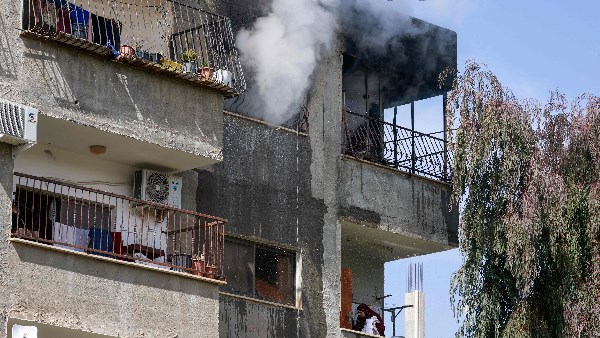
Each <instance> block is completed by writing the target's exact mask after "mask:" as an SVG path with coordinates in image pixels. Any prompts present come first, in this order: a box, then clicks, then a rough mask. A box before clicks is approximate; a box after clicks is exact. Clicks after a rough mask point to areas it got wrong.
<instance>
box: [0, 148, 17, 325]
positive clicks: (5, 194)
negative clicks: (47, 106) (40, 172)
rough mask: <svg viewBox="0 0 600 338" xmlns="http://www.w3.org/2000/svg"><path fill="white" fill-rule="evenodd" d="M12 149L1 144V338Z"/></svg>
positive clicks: (5, 297) (6, 290)
mask: <svg viewBox="0 0 600 338" xmlns="http://www.w3.org/2000/svg"><path fill="white" fill-rule="evenodd" d="M13 167H14V160H13V158H12V147H11V146H10V145H8V144H5V143H0V337H6V336H7V332H6V331H5V330H6V320H7V311H8V308H9V300H8V298H9V297H8V295H9V292H10V290H9V288H8V285H9V282H8V269H9V266H8V251H9V249H10V243H9V242H8V238H9V236H10V229H11V226H12V184H13Z"/></svg>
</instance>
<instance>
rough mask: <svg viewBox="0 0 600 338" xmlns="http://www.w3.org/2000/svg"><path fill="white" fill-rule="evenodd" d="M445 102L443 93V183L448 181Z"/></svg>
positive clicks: (446, 98)
mask: <svg viewBox="0 0 600 338" xmlns="http://www.w3.org/2000/svg"><path fill="white" fill-rule="evenodd" d="M447 100H448V96H447V94H446V93H444V96H443V103H442V104H443V105H444V107H443V109H442V115H443V119H444V121H443V122H444V123H443V125H444V165H443V168H442V170H443V172H442V178H443V179H444V181H447V180H448V138H447V134H446V133H447V132H448V129H447V128H448V126H447V121H446V105H447V103H448V102H447Z"/></svg>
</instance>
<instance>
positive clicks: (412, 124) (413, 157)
mask: <svg viewBox="0 0 600 338" xmlns="http://www.w3.org/2000/svg"><path fill="white" fill-rule="evenodd" d="M410 144H411V155H410V163H411V165H410V173H411V174H414V173H415V165H416V163H415V162H416V159H417V157H416V154H415V101H412V102H411V103H410Z"/></svg>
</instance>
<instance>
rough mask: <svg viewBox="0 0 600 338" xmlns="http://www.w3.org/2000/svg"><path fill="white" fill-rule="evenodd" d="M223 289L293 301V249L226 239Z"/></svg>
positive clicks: (270, 299)
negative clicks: (288, 249) (225, 282)
mask: <svg viewBox="0 0 600 338" xmlns="http://www.w3.org/2000/svg"><path fill="white" fill-rule="evenodd" d="M225 250H226V251H227V253H228V254H227V256H226V258H225V262H224V263H225V264H224V265H225V266H224V271H225V276H226V277H227V285H225V286H224V291H226V292H231V293H235V294H240V295H243V296H249V297H255V298H258V299H263V300H267V301H271V302H276V303H282V304H287V305H294V304H295V277H296V253H295V252H291V251H286V250H281V249H277V248H273V247H269V246H265V245H260V244H254V243H250V242H246V241H241V240H233V239H227V240H225Z"/></svg>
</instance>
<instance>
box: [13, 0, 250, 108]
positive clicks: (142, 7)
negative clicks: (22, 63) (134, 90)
mask: <svg viewBox="0 0 600 338" xmlns="http://www.w3.org/2000/svg"><path fill="white" fill-rule="evenodd" d="M23 8H24V9H23V29H24V33H25V34H29V35H33V36H37V37H43V38H47V39H52V40H55V41H57V42H60V43H64V44H68V45H71V46H74V47H78V48H82V49H85V50H88V51H91V52H94V53H97V54H100V55H105V56H107V57H110V58H114V59H115V60H118V61H120V62H126V63H131V64H134V65H137V66H140V67H144V68H147V69H150V70H153V71H156V72H161V73H168V74H171V75H173V76H176V77H179V78H183V79H186V80H189V81H192V82H196V83H199V84H202V85H205V86H210V87H213V88H216V89H219V90H221V91H223V92H224V93H225V94H226V96H230V97H231V96H236V95H239V94H240V93H242V92H244V90H245V88H246V82H245V78H244V74H243V72H242V68H241V65H240V62H239V58H238V53H237V49H236V47H235V43H234V37H233V32H232V29H231V21H230V20H229V18H227V17H224V16H221V15H217V14H213V13H209V12H207V11H204V10H202V9H201V8H200V7H199V5H198V3H197V2H191V1H186V0H181V1H175V0H124V1H117V0H102V1H100V0H83V1H82V0H79V1H78V0H24V6H23Z"/></svg>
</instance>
